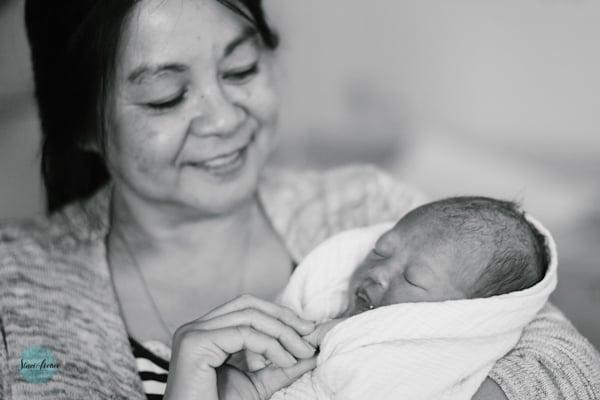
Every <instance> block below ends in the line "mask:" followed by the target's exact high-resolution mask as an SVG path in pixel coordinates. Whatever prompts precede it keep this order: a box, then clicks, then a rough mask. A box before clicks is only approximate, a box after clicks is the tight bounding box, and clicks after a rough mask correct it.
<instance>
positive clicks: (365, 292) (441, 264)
mask: <svg viewBox="0 0 600 400" xmlns="http://www.w3.org/2000/svg"><path fill="white" fill-rule="evenodd" d="M428 220H429V222H430V221H431V220H430V219H429V218H423V217H422V216H418V215H417V216H415V215H410V214H409V215H408V216H406V217H405V218H403V219H401V220H400V221H399V222H398V223H397V224H396V226H394V227H393V228H392V229H391V230H389V231H388V232H386V233H384V234H383V235H382V236H381V237H379V239H378V240H377V242H376V243H375V246H374V247H373V249H372V250H371V251H370V252H369V254H368V255H367V256H366V258H365V259H364V260H363V262H362V263H361V264H360V265H359V267H358V268H357V269H356V271H355V272H354V274H353V276H352V278H351V281H350V287H349V293H348V296H349V307H348V309H347V311H346V312H345V314H344V315H345V316H351V315H355V314H358V313H361V312H363V311H366V310H369V309H372V308H377V307H381V306H385V305H390V304H397V303H411V302H425V301H443V300H455V299H464V298H466V297H467V295H466V294H465V293H466V290H465V289H466V288H465V287H463V286H464V285H462V284H461V282H460V280H461V279H460V277H459V275H460V272H459V271H460V270H461V269H462V268H460V264H461V262H462V261H461V257H459V254H460V251H458V249H457V248H456V245H457V244H456V243H450V240H448V239H447V238H445V237H444V236H443V235H442V234H441V231H440V230H439V229H436V228H435V227H434V225H435V224H431V223H428Z"/></svg>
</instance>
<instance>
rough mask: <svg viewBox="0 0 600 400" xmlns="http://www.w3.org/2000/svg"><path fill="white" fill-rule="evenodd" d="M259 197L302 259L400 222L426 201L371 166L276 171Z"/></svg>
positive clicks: (295, 252) (264, 184)
mask: <svg viewBox="0 0 600 400" xmlns="http://www.w3.org/2000/svg"><path fill="white" fill-rule="evenodd" d="M259 191H260V194H261V198H262V201H263V204H264V206H265V209H266V211H267V214H268V215H269V216H270V218H271V219H272V221H273V224H274V226H275V228H276V229H277V230H278V231H279V233H280V234H282V235H283V236H284V239H286V240H287V242H288V247H291V249H290V250H291V251H292V254H293V255H294V256H296V257H297V258H302V257H303V256H304V255H305V253H306V252H307V251H309V250H310V249H312V247H314V246H315V245H316V244H318V243H319V242H320V241H321V240H324V239H325V238H327V237H329V236H331V235H333V234H335V233H337V232H340V231H342V230H345V229H351V228H355V227H360V226H366V225H372V224H375V223H379V222H383V221H389V220H396V219H398V218H400V217H401V216H402V215H404V214H405V213H406V212H407V211H409V210H411V209H412V208H414V207H416V206H418V205H419V204H421V203H422V202H423V200H424V196H423V195H422V194H421V192H419V191H418V190H417V189H415V188H413V187H412V186H410V185H409V184H406V183H404V182H401V181H399V180H397V179H395V178H393V177H392V176H390V175H389V174H388V173H386V172H384V171H382V170H381V169H379V168H377V167H374V166H372V165H350V166H345V167H340V168H335V169H330V170H326V171H292V170H277V171H274V170H271V171H269V172H268V173H267V174H266V175H265V177H264V179H263V181H262V183H261V186H260V187H259Z"/></svg>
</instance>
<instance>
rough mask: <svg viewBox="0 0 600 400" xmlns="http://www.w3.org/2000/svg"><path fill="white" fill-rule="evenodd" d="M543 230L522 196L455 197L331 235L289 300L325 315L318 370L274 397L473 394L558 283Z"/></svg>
mask: <svg viewBox="0 0 600 400" xmlns="http://www.w3.org/2000/svg"><path fill="white" fill-rule="evenodd" d="M534 224H535V225H534ZM538 225H539V224H538V223H537V222H531V223H530V222H529V220H528V219H527V218H526V217H525V216H524V214H523V212H522V211H520V210H519V207H518V206H517V205H515V204H514V203H511V202H506V201H500V200H495V199H491V198H486V197H454V198H448V199H444V200H440V201H436V202H433V203H429V204H425V205H423V206H421V207H419V208H416V209H415V210H413V211H411V212H410V213H408V214H406V215H405V216H404V217H403V218H402V219H400V221H398V222H397V223H396V224H395V225H394V226H393V227H392V228H391V229H389V230H387V231H385V232H384V233H383V234H381V233H380V232H382V229H384V227H383V226H374V227H368V228H364V229H358V230H353V231H348V232H344V233H341V234H340V235H337V236H335V237H332V238H331V239H329V240H328V241H326V242H324V243H323V244H322V245H320V246H319V247H317V248H316V249H315V250H314V251H313V252H312V253H311V254H309V255H308V256H307V257H306V258H305V260H304V261H303V262H302V264H301V265H300V266H299V267H298V269H297V270H296V271H295V273H294V276H292V278H291V280H290V283H289V284H288V286H287V287H286V289H285V290H284V292H283V294H282V296H281V302H282V304H284V305H287V306H289V307H290V308H292V309H293V310H294V311H296V312H297V313H298V314H299V315H301V316H302V317H305V318H311V319H314V320H316V321H320V322H322V323H321V324H320V325H319V326H318V327H317V328H316V329H315V331H314V332H313V333H311V334H310V335H308V336H306V337H305V338H306V339H307V340H308V341H309V342H310V343H312V344H313V345H314V346H316V347H319V349H320V353H319V356H318V358H317V366H316V368H315V369H314V370H312V371H311V372H309V373H307V374H305V375H304V376H302V377H301V378H300V379H299V380H297V381H296V382H294V383H293V384H292V385H291V386H289V387H288V388H286V389H283V390H281V391H279V392H277V393H276V394H275V395H274V396H273V397H272V399H274V400H284V399H285V400H296V399H298V400H300V399H330V398H331V399H334V398H343V399H346V400H354V399H357V400H358V399H363V398H366V397H370V398H376V399H382V400H383V399H395V398H398V397H403V398H410V399H453V400H455V399H470V398H471V397H472V395H473V394H474V393H475V391H476V390H477V388H478V387H479V385H480V384H481V382H483V380H484V379H485V377H486V376H487V374H488V373H489V371H490V369H491V367H492V365H493V364H494V362H495V361H497V360H498V359H500V358H501V357H502V356H503V355H504V354H506V353H507V352H508V351H509V350H510V349H511V348H513V347H514V346H515V344H516V343H517V341H518V339H519V337H520V335H521V332H522V330H523V328H524V327H525V326H526V325H527V324H528V323H529V322H530V321H531V320H532V319H533V317H534V316H535V314H536V313H537V312H538V311H539V310H540V309H541V307H542V306H543V305H544V304H545V302H546V301H547V299H548V296H549V295H550V293H551V291H552V290H553V288H554V286H555V284H556V260H555V253H554V250H553V249H554V247H553V242H552V240H551V238H550V236H549V234H548V233H547V232H546V231H545V230H544V229H543V227H541V225H540V226H538ZM540 232H544V234H542V233H540ZM544 235H546V236H544ZM375 238H376V240H374V239H375ZM372 243H374V245H372ZM370 246H372V249H371V250H370V251H369V253H368V254H367V255H366V257H365V256H364V251H366V249H368V248H369V247H370ZM547 249H548V250H549V252H548V254H546V252H547ZM363 257H364V258H363ZM548 267H549V268H548ZM546 270H548V279H544V278H545V276H546V274H547V271H546ZM538 282H539V283H540V284H539V285H536V284H537V283H538ZM534 285H535V288H532V290H529V291H527V292H524V291H523V292H521V291H522V290H524V289H527V288H531V287H532V286H534ZM511 292H519V293H511ZM509 293H511V294H510V295H507V296H499V295H503V294H509ZM449 300H452V301H449ZM385 306H389V307H385ZM370 310H373V311H370ZM365 311H366V312H365ZM331 318H334V319H333V320H332V319H331ZM432 377H435V379H431V378H432Z"/></svg>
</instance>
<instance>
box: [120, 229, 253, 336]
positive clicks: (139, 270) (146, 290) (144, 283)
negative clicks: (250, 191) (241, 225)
mask: <svg viewBox="0 0 600 400" xmlns="http://www.w3.org/2000/svg"><path fill="white" fill-rule="evenodd" d="M116 230H117V234H118V235H119V237H120V238H121V242H123V246H124V247H125V250H126V251H127V255H128V257H129V259H130V260H131V263H132V264H133V266H134V268H135V270H136V273H137V274H138V276H139V278H140V281H141V282H142V286H143V287H144V294H145V295H146V297H147V298H148V300H149V302H150V305H151V306H152V309H153V310H154V313H155V314H156V316H157V317H158V319H159V321H160V323H161V325H162V326H163V328H164V329H165V330H166V331H167V332H168V333H169V335H170V336H173V333H174V331H173V330H172V329H171V328H170V327H169V325H168V324H167V323H166V321H165V320H164V318H163V316H162V313H161V312H160V309H159V308H158V305H157V303H156V301H155V299H154V296H153V295H152V292H151V291H150V287H149V286H148V282H147V281H146V278H145V277H144V274H143V273H142V268H141V267H140V264H139V262H138V261H137V257H136V256H135V254H133V250H132V249H131V246H129V241H128V240H127V238H126V237H125V234H124V233H123V231H122V230H121V228H120V227H117V229H116ZM249 248H250V235H247V236H246V240H245V243H244V256H247V254H248V251H249ZM245 272H246V268H243V269H242V271H241V273H240V277H239V279H238V282H237V285H236V286H237V288H236V294H242V291H243V289H244V287H245V281H246V273H245Z"/></svg>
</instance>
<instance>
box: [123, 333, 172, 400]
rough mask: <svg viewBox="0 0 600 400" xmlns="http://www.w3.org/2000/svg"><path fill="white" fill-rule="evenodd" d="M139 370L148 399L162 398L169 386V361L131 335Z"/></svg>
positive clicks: (132, 347) (159, 399) (156, 399)
mask: <svg viewBox="0 0 600 400" xmlns="http://www.w3.org/2000/svg"><path fill="white" fill-rule="evenodd" d="M129 343H130V344H131V349H132V350H133V356H134V357H135V363H136V365H137V370H138V373H139V375H140V378H141V379H142V383H143V384H144V392H145V393H146V397H147V398H148V400H162V398H163V395H164V393H165V388H166V386H167V376H168V373H169V362H168V361H167V360H165V359H164V358H162V357H159V356H157V355H156V354H154V353H153V352H151V351H150V350H148V349H147V348H145V347H144V346H143V345H142V344H140V343H139V342H138V341H136V340H135V339H133V338H132V337H129Z"/></svg>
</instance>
